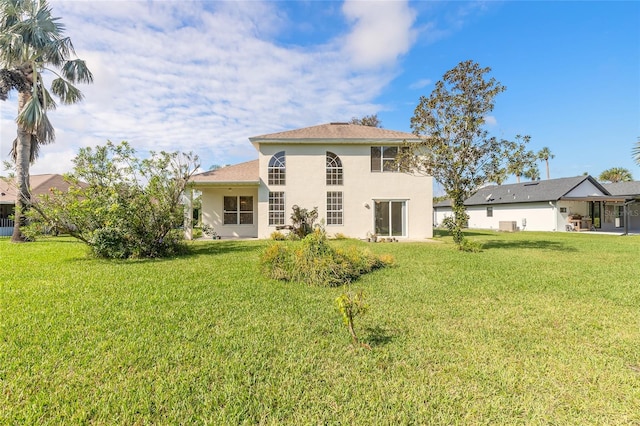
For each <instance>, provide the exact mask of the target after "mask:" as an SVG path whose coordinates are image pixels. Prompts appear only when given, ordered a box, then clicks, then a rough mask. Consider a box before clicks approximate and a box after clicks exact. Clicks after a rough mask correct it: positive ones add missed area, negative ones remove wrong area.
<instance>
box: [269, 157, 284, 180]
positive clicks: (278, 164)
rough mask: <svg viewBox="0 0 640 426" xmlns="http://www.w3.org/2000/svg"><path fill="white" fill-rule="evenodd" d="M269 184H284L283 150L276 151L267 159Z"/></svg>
mask: <svg viewBox="0 0 640 426" xmlns="http://www.w3.org/2000/svg"><path fill="white" fill-rule="evenodd" d="M268 174H269V185H284V184H285V156H284V151H280V152H277V153H275V154H274V155H273V157H271V160H269V169H268Z"/></svg>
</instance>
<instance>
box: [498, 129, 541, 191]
mask: <svg viewBox="0 0 640 426" xmlns="http://www.w3.org/2000/svg"><path fill="white" fill-rule="evenodd" d="M530 139H531V138H530V137H529V136H520V135H517V136H516V141H515V142H510V143H507V144H506V145H507V146H506V148H507V149H508V150H509V155H508V160H509V164H508V166H507V172H508V173H509V174H512V175H515V177H516V181H517V182H518V183H520V178H521V177H522V176H524V177H527V178H529V179H531V180H536V179H538V178H539V177H540V171H539V170H538V165H537V164H536V160H537V159H538V157H537V155H536V154H535V153H534V152H533V151H530V150H527V149H526V145H525V144H527V143H529V141H530Z"/></svg>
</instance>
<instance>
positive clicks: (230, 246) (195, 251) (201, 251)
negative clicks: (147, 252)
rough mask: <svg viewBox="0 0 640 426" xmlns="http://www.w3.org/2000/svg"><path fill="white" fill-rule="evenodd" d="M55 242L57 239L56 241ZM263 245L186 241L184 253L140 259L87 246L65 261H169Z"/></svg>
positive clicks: (240, 242) (232, 251) (250, 250)
mask: <svg viewBox="0 0 640 426" xmlns="http://www.w3.org/2000/svg"><path fill="white" fill-rule="evenodd" d="M56 242H57V241H56ZM262 247H263V246H262V245H260V244H253V243H251V242H247V241H240V240H235V241H206V242H197V243H187V248H186V251H185V252H184V253H181V254H176V255H173V256H169V257H153V258H142V259H106V258H96V257H94V256H92V255H91V250H90V249H89V247H88V246H87V254H86V256H84V257H75V258H69V259H68V260H67V261H71V262H88V261H96V260H99V261H102V262H107V263H113V264H114V265H116V264H117V265H139V264H143V263H150V262H153V263H163V262H171V261H174V260H178V259H190V258H195V257H198V256H216V255H222V254H227V253H252V252H255V251H258V250H260V249H261V248H262Z"/></svg>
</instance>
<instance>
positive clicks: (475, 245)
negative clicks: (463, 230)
mask: <svg viewBox="0 0 640 426" xmlns="http://www.w3.org/2000/svg"><path fill="white" fill-rule="evenodd" d="M458 248H459V249H460V250H462V251H466V252H468V253H479V252H481V251H482V243H480V242H479V241H473V240H469V239H467V238H465V239H464V240H462V243H461V244H460V245H459V246H458Z"/></svg>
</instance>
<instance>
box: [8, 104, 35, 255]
mask: <svg viewBox="0 0 640 426" xmlns="http://www.w3.org/2000/svg"><path fill="white" fill-rule="evenodd" d="M29 98H31V92H20V93H18V111H22V108H23V107H24V105H25V104H26V103H27V101H28V100H29ZM31 137H32V135H31V133H30V132H29V131H27V130H26V129H25V128H24V127H23V126H21V125H18V143H17V144H16V146H15V155H16V190H17V194H16V207H15V214H14V223H13V234H12V235H11V242H14V243H21V242H24V241H25V239H24V236H23V235H22V231H20V228H21V227H22V226H24V225H26V216H25V214H26V212H27V210H28V209H29V206H30V205H31V191H30V185H29V165H30V163H29V160H30V159H31Z"/></svg>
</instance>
